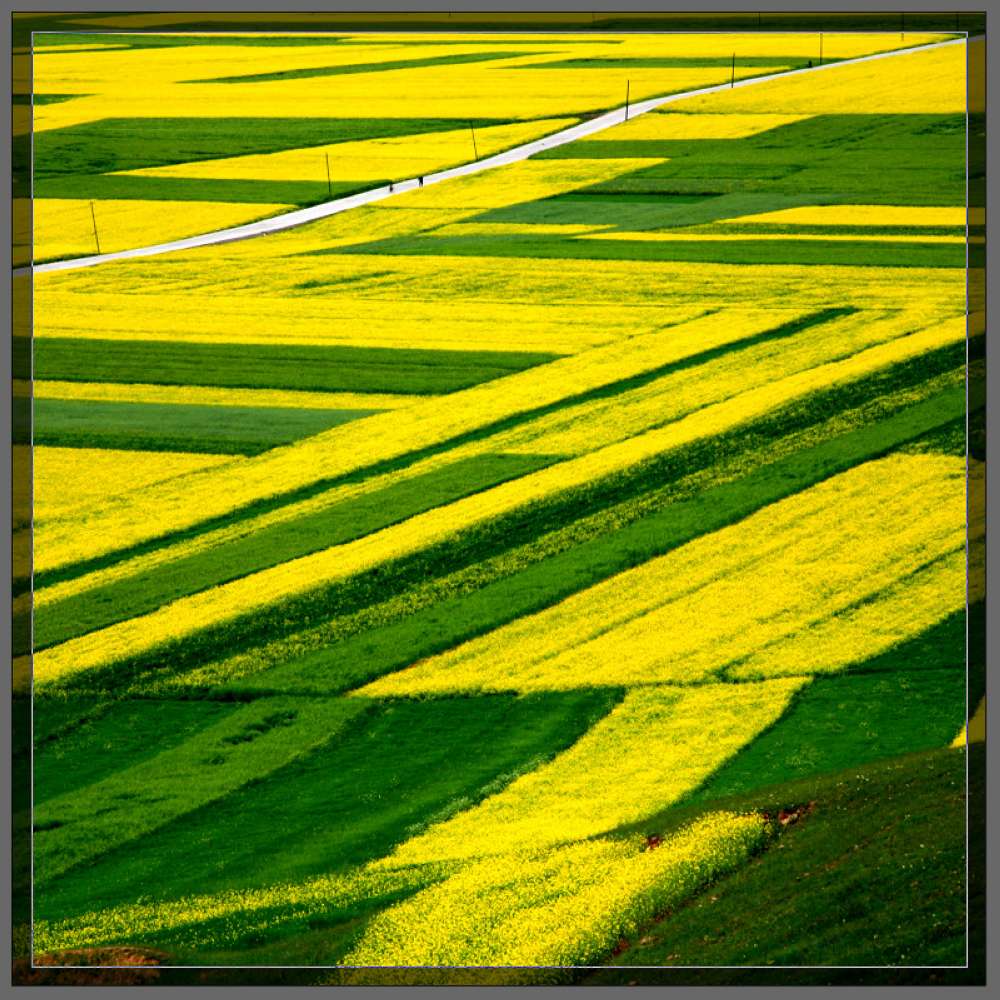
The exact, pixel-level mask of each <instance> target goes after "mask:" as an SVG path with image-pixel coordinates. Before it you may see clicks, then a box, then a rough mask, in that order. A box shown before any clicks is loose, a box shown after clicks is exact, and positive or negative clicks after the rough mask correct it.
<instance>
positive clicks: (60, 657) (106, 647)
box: [35, 320, 965, 685]
mask: <svg viewBox="0 0 1000 1000" xmlns="http://www.w3.org/2000/svg"><path fill="white" fill-rule="evenodd" d="M964 336H965V329H964V322H962V321H961V320H958V321H949V322H946V323H942V324H939V325H937V326H935V327H932V328H930V329H928V330H924V331H921V332H919V333H915V334H911V335H910V336H907V337H903V338H900V339H899V340H897V341H893V342H892V343H890V344H886V345H880V346H878V347H874V348H870V349H869V350H867V351H862V352H861V353H859V354H857V355H854V356H853V357H851V358H848V359H846V360H843V361H838V362H835V363H832V364H828V365H820V366H818V367H816V368H814V369H810V370H809V371H806V372H801V373H798V374H796V375H793V376H790V377H788V378H785V379H781V380H780V381H778V382H776V383H774V384H773V385H768V386H763V387H761V388H760V389H752V390H749V391H748V392H745V393H742V394H740V395H739V396H736V397H734V398H733V399H730V400H727V401H726V402H724V403H720V404H718V405H715V406H710V407H706V408H705V409H703V410H699V411H697V412H695V413H693V414H690V415H689V416H687V417H685V418H684V419H683V420H679V421H677V422H676V423H673V424H670V425H668V426H667V427H664V428H660V429H658V430H653V431H650V432H648V433H646V434H643V435H640V436H638V437H635V438H631V439H629V440H627V441H624V442H622V443H620V444H615V445H612V446H609V447H607V448H603V449H600V450H599V451H596V452H593V453H592V454H589V455H584V456H581V457H580V458H576V459H573V460H571V461H568V462H563V463H561V464H559V465H555V466H550V467H549V468H547V469H543V470H541V471H540V472H536V473H533V474H532V475H529V476H524V477H522V478H521V479H518V480H515V481H513V482H510V483H506V484H503V485H501V486H498V487H495V488H493V489H490V490H486V491H484V492H483V493H480V494H477V495H475V496H472V497H468V498H466V499H464V500H460V501H457V502H456V503H453V504H449V505H447V506H444V507H439V508H436V509H434V510H432V511H428V512H426V513H425V514H420V515H418V516H416V517H413V518H411V519H410V520H408V521H406V522H404V523H402V524H399V525H395V526H393V527H390V528H387V529H385V530H383V531H380V532H377V533H375V534H372V535H368V536H366V537H364V538H361V539H358V540H357V541H355V542H350V543H348V544H346V545H338V546H333V547H332V548H330V549H325V550H323V551H320V552H317V553H314V554H313V555H309V556H304V557H302V558H300V559H295V560H292V561H290V562H287V563H283V564H282V565H280V566H276V567H273V568H272V569H268V570H263V571H261V572H259V573H254V574H252V575H250V576H247V577H243V578H241V579H239V580H236V581H234V582H233V583H230V584H225V585H223V586H220V587H216V588H213V589H212V590H209V591H205V592H203V593H200V594H196V595H194V596H192V597H186V598H182V599H180V600H177V601H175V602H173V603H172V604H168V605H165V606H164V607H162V608H160V609H159V610H157V611H155V612H152V613H150V614H148V615H143V616H141V617H138V618H134V619H132V620H130V621H127V622H123V623H121V624H118V625H114V626H111V627H109V628H107V629H103V630H101V631H98V632H93V633H91V634H89V635H86V636H82V637H81V638H79V639H73V640H70V641H69V642H66V643H63V644H62V645H60V646H55V647H53V648H51V649H48V650H45V651H43V652H41V653H40V654H39V655H38V656H37V657H36V658H35V681H36V683H38V684H43V685H44V684H47V683H50V682H52V681H57V680H59V679H60V678H62V677H66V676H69V675H70V674H73V673H76V672H79V671H81V670H87V669H91V668H94V667H99V666H104V665H110V664H112V663H115V662H118V661H121V660H125V659H127V658H129V657H130V656H134V655H136V654H140V653H144V652H148V651H150V650H153V649H156V648H158V647H161V646H163V645H165V644H167V643H170V642H171V641H174V640H177V639H180V638H183V637H185V636H187V635H191V634H193V633H195V632H197V631H200V630H202V629H205V628H209V627H211V626H213V625H216V624H220V623H222V622H225V621H230V620H233V619H235V618H239V617H242V616H246V615H252V614H254V613H255V612H256V611H258V610H259V609H261V608H264V607H267V606H269V605H272V604H276V603H280V602H282V601H285V600H288V599H290V598H293V597H296V596H298V595H301V594H304V593H307V592H309V591H310V590H315V589H316V588H319V587H322V586H325V585H327V584H329V583H331V582H333V581H336V580H343V579H346V578H348V577H350V576H352V575H354V574H356V573H359V572H363V571H364V570H366V569H369V568H371V567H373V566H377V565H379V564H381V563H384V562H386V561H388V560H393V559H397V558H399V557H401V556H404V555H407V554H411V553H413V552H416V551H419V550H421V549H425V548H427V547H428V546H430V545H433V544H435V543H436V542H439V541H441V540H444V539H447V538H450V537H453V536H455V535H456V534H457V533H459V532H460V531H462V530H463V529H466V528H470V527H472V526H474V525H476V524H479V523H482V522H484V521H488V520H490V519H493V518H496V517H499V516H501V515H503V514H507V513H510V512H512V511H515V510H518V509H523V508H525V507H527V506H529V505H530V504H532V503H535V502H538V501H543V500H545V499H546V498H549V497H551V496H554V495H556V494H560V493H564V492H566V491H571V490H573V489H577V488H580V487H584V486H587V485H588V484H592V483H593V482H595V481H598V480H601V479H604V478H605V477H609V476H614V475H616V474H619V473H621V472H623V471H625V470H627V469H630V468H635V467H636V466H638V465H640V464H642V463H643V462H645V461H647V460H649V459H651V458H654V457H656V456H657V455H660V454H662V453H664V452H667V451H670V450H672V449H675V448H680V447H682V446H684V445H686V444H689V443H691V442H693V441H696V440H700V439H704V438H709V437H712V436H714V435H717V434H719V433H721V432H722V431H725V430H729V429H732V428H733V427H736V426H739V425H741V424H743V423H746V422H747V421H750V420H753V419H754V418H755V417H758V416H760V415H762V414H765V413H767V412H769V411H770V410H773V409H774V408H775V407H778V406H780V405H782V404H784V403H787V402H789V401H791V400H793V399H797V398H801V397H803V396H806V395H808V394H810V393H811V392H814V391H816V390H817V389H820V388H823V387H827V386H830V385H831V384H834V383H837V382H840V381H850V380H852V379H856V378H859V377H861V376H863V375H865V374H867V373H869V372H872V371H876V370H878V369H880V368H885V367H887V366H889V365H892V364H893V363H895V362H897V361H900V360H903V359H904V358H910V357H916V356H919V355H920V354H922V353H924V352H925V351H928V350H932V349H933V348H935V347H939V346H942V345H943V344H947V343H952V342H954V341H956V340H961V339H964Z"/></svg>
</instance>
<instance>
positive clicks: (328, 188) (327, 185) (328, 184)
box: [326, 153, 333, 198]
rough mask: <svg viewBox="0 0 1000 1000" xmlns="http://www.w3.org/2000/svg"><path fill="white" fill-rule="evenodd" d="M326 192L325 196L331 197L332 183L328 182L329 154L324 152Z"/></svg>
mask: <svg viewBox="0 0 1000 1000" xmlns="http://www.w3.org/2000/svg"><path fill="white" fill-rule="evenodd" d="M326 193H327V196H328V197H330V198H332V197H333V185H332V184H331V183H330V154H329V153H327V154H326Z"/></svg>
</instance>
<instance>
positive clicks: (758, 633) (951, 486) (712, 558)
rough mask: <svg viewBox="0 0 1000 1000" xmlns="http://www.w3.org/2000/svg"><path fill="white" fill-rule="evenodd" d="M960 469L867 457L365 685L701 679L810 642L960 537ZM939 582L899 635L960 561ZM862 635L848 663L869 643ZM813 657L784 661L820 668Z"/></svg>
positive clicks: (946, 461) (944, 605) (418, 687)
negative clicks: (763, 652)
mask: <svg viewBox="0 0 1000 1000" xmlns="http://www.w3.org/2000/svg"><path fill="white" fill-rule="evenodd" d="M963 471H964V470H963V467H962V463H961V461H960V460H958V459H953V458H947V457H931V456H899V457H896V458H888V459H883V460H881V461H878V462H870V463H867V464H865V465H862V466H859V467H857V468H855V469H852V470H850V471H848V472H845V473H842V474H841V475H839V476H836V477H834V478H833V479H830V480H828V481H826V482H824V483H821V484H820V485H818V486H815V487H812V488H811V489H809V490H807V491H806V492H804V493H801V494H797V495H795V496H793V497H790V498H789V499H787V500H783V501H780V502H779V503H776V504H773V505H772V506H770V507H766V508H764V510H762V511H760V512H759V513H757V514H754V515H752V516H751V517H749V518H747V519H746V520H744V521H742V522H739V523H738V524H735V525H732V526H730V527H728V528H723V529H722V530H721V531H718V532H715V533H713V534H711V535H707V536H704V537H702V538H699V539H696V540H695V541H693V542H690V543H688V544H687V545H685V546H683V547H682V548H680V549H678V550H675V551H674V552H671V553H668V554H667V555H665V556H661V557H659V558H658V559H654V560H652V561H651V562H649V563H646V564H644V565H642V566H640V567H637V568H636V569H633V570H629V571H628V572H626V573H623V574H620V575H619V576H616V577H612V578H611V579H609V580H606V581H604V582H603V583H600V584H597V585H596V586H594V587H591V588H590V589H589V590H584V591H581V592H579V593H577V594H575V595H574V596H573V597H570V598H567V599H566V600H565V601H563V602H561V603H560V604H557V605H555V606H554V607H552V608H549V609H547V610H546V611H542V612H539V613H538V614H536V615H532V616H527V617H524V618H521V619H518V620H517V621H515V622H513V623H512V624H510V625H508V626H505V627H503V628H501V629H497V630H495V631H494V632H491V633H487V634H486V635H484V636H481V637H480V638H478V639H473V640H471V641H469V642H467V643H465V644H463V645H460V646H458V647H456V648H454V649H452V650H449V651H448V652H446V653H442V654H441V655H439V656H437V657H432V658H431V659H429V660H426V661H423V662H421V663H419V664H417V665H416V666H413V667H410V668H409V669H407V670H403V671H400V672H399V673H396V674H391V675H389V676H387V677H384V678H382V679H380V680H377V681H375V682H373V683H372V684H369V685H368V686H366V687H365V688H362V689H361V693H362V694H364V695H367V696H381V697H384V696H386V695H400V694H417V693H425V692H448V691H452V692H454V691H478V690H487V691H490V690H492V691H503V690H516V691H526V690H537V689H552V688H574V687H581V686H586V685H591V684H606V685H618V684H622V685H626V684H627V685H635V684H649V683H657V682H669V681H687V680H699V679H703V678H705V677H706V676H709V675H711V674H712V673H713V672H715V671H718V670H720V669H722V668H723V667H726V666H727V665H729V664H731V663H733V662H738V661H740V660H741V659H742V658H743V657H745V656H748V655H750V654H751V653H753V652H756V651H757V650H759V649H761V648H762V647H766V646H767V645H768V644H769V643H771V642H774V641H776V640H780V639H784V638H786V637H787V638H788V640H789V642H790V643H791V644H793V645H794V644H795V643H796V642H797V641H798V642H801V643H802V644H803V646H804V648H805V650H808V649H811V648H812V644H811V642H810V639H809V636H810V632H809V628H810V626H811V625H812V624H813V623H817V622H819V621H821V620H822V619H823V618H824V617H827V616H831V617H832V616H835V615H836V614H837V613H838V612H840V611H843V610H847V609H848V608H850V606H851V605H852V604H853V603H855V602H857V601H862V600H865V599H866V598H871V597H873V596H874V595H876V594H878V593H879V592H880V591H881V590H882V589H883V588H885V587H889V586H892V585H893V584H895V583H897V582H899V581H900V580H902V579H904V578H905V577H906V576H907V575H908V574H909V573H912V572H913V571H915V570H916V569H918V568H919V567H920V565H921V564H922V563H923V562H925V561H927V560H929V559H933V558H935V557H936V556H944V555H947V554H949V553H951V552H954V551H956V550H961V549H962V548H963V546H964V540H965V517H964V484H963V478H964V477H963ZM918 498H920V499H919V503H918ZM932 498H933V499H932ZM925 503H926V506H925ZM915 504H917V506H916V509H915ZM933 582H934V585H933V586H932V587H931V588H930V589H929V592H927V593H925V594H924V595H923V597H924V599H923V600H922V601H919V602H916V603H918V605H919V606H920V612H919V615H918V616H917V620H916V621H914V619H913V617H911V618H910V619H909V620H908V621H907V622H906V623H905V624H906V625H908V626H909V630H904V634H905V635H909V634H915V633H916V632H919V631H920V630H921V629H922V628H926V627H927V625H928V624H933V622H934V621H938V620H940V618H942V617H944V616H945V615H946V614H948V613H950V612H951V611H952V610H954V609H955V608H956V607H961V605H962V603H963V602H964V598H965V594H964V588H962V587H960V586H956V580H955V578H954V574H953V573H951V574H945V575H944V576H943V577H940V578H939V577H935V578H934V581H933ZM748 594H753V595H754V596H753V600H747V595H748ZM914 596H916V595H914ZM872 614H874V612H872ZM921 619H923V620H921ZM927 619H930V621H927ZM869 620H870V619H869ZM855 634H856V638H857V641H856V643H855V645H854V647H853V651H854V656H852V657H850V658H849V659H848V662H850V659H853V658H855V657H856V658H858V659H860V658H863V657H862V655H861V654H862V653H864V652H865V650H866V641H867V638H868V633H866V632H865V631H864V630H863V629H861V628H859V629H857V630H856V633H855ZM808 655H809V654H808V652H805V651H803V652H802V653H801V654H800V656H799V658H798V660H795V661H792V662H793V663H796V665H797V666H798V669H797V670H796V669H795V668H794V667H792V668H790V669H789V670H788V671H787V672H795V673H810V672H812V668H810V667H809V664H808V662H802V656H805V657H808ZM765 662H766V659H765ZM843 662H844V661H843V660H840V661H839V664H838V665H843ZM751 675H752V674H751Z"/></svg>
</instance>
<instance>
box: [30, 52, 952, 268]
mask: <svg viewBox="0 0 1000 1000" xmlns="http://www.w3.org/2000/svg"><path fill="white" fill-rule="evenodd" d="M965 44H966V39H965V38H956V39H951V40H949V41H946V42H932V43H931V44H929V45H918V46H915V47H913V48H909V49H895V50H893V51H891V52H877V53H875V54H873V55H868V56H858V57H857V58H855V59H841V60H840V61H839V62H831V63H824V64H823V65H822V66H811V67H805V68H804V69H792V70H784V71H782V72H780V73H769V74H768V75H766V76H755V77H750V78H749V79H745V80H737V81H736V82H735V83H734V84H729V83H719V84H714V85H713V86H711V87H700V88H699V89H697V90H686V91H684V92H683V93H679V94H669V95H667V96H666V97H650V98H647V99H646V100H644V101H636V102H635V103H634V104H629V106H628V109H627V113H628V120H629V121H631V120H632V119H633V118H636V117H638V116H639V115H642V114H645V113H646V112H647V111H652V110H653V108H658V107H661V106H662V105H664V104H671V103H673V102H674V101H682V100H684V99H685V98H688V97H698V96H699V95H702V94H715V93H719V92H720V91H723V90H731V89H735V88H736V87H750V86H753V85H754V84H757V83H766V82H768V81H769V80H777V79H788V78H789V77H792V76H798V75H800V74H802V73H819V72H822V71H823V70H828V69H835V68H837V67H838V66H846V65H850V64H853V63H863V62H871V61H873V60H875V59H887V58H890V57H892V56H901V55H910V54H911V53H914V52H926V51H927V50H928V49H937V48H942V47H944V46H946V45H965ZM625 115H626V109H625V108H624V107H621V108H616V109H615V110H613V111H608V112H605V113H604V114H602V115H599V116H598V117H596V118H592V119H591V120H590V121H586V122H581V123H580V124H579V125H573V126H571V127H570V128H567V129H563V130H562V131H560V132H554V133H553V134H552V135H548V136H545V137H544V138H542V139H535V140H533V141H532V142H528V143H525V144H524V145H523V146H516V147H514V148H513V149H508V150H507V151H506V152H504V153H496V154H495V155H493V156H489V157H486V158H485V159H482V160H477V161H476V162H474V163H466V164H463V165H462V166H460V167H452V168H450V169H448V170H439V171H438V172H437V173H433V174H427V175H425V176H424V178H423V186H424V187H428V186H429V185H431V184H440V183H441V181H448V180H451V179H452V178H453V177H468V176H470V175H472V174H478V173H481V172H482V171H484V170H492V169H493V168H494V167H504V166H507V165H508V164H510V163H517V162H518V161H520V160H526V159H528V157H530V156H534V155H535V153H540V152H542V151H543V150H546V149H554V148H555V147H556V146H563V145H565V144H566V143H568V142H574V141H575V140H577V139H582V138H583V137H584V136H586V135H593V134H594V133H595V132H602V131H604V129H608V128H611V127H612V126H614V125H620V124H621V123H622V122H624V121H625V120H626V118H625ZM420 186H421V183H420V180H419V179H418V178H416V177H412V178H410V179H409V180H404V181H399V182H398V183H394V184H393V186H392V190H391V191H390V189H389V187H388V186H387V185H385V186H383V187H378V188H372V189H371V190H370V191H361V192H359V193H358V194H352V195H348V196H347V197H344V198H336V199H335V200H333V201H326V202H323V203H322V204H320V205H312V206H310V207H309V208H300V209H297V210H295V211H294V212H286V213H285V214H283V215H275V216H272V217H271V218H269V219H261V220H260V221H259V222H249V223H247V224H246V225H242V226H232V227H231V228H229V229H217V230H215V231H214V232H211V233H202V234H201V235H199V236H188V237H187V238H185V239H182V240H171V241H170V242H169V243H156V244H154V245H152V246H147V247H136V248H135V249H133V250H119V251H117V252H116V253H104V254H94V255H93V256H91V257H76V258H74V259H73V260H60V261H53V262H52V263H50V264H35V265H33V266H32V267H31V268H27V267H21V268H16V269H15V271H14V273H15V274H25V273H27V272H28V271H29V270H31V271H32V272H33V273H35V274H42V273H44V272H48V271H71V270H75V269H76V268H81V267H93V266H95V265H96V264H105V263H109V262H110V261H115V260H132V259H135V258H137V257H152V256H154V255H156V254H161V253H172V252H173V251H175V250H193V249H194V248H195V247H204V246H213V245H215V244H218V243H230V242H233V241H234V240H246V239H251V238H252V237H254V236H266V235H267V234H268V233H280V232H282V231H284V230H286V229H292V228H294V227H295V226H302V225H305V224H306V223H307V222H315V221H316V220H318V219H327V218H329V217H330V216H331V215H338V214H339V213H341V212H347V211H349V210H350V209H352V208H358V207H359V206H361V205H370V204H372V203H373V202H376V201H382V200H384V199H385V198H391V197H393V195H396V194H402V193H403V192H405V191H412V190H413V189H414V188H418V187H420Z"/></svg>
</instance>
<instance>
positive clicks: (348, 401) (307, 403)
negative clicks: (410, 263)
mask: <svg viewBox="0 0 1000 1000" xmlns="http://www.w3.org/2000/svg"><path fill="white" fill-rule="evenodd" d="M31 394H32V395H33V396H34V397H35V399H73V400H91V401H94V402H106V403H188V404H191V403H194V404H201V405H204V406H242V407H252V408H257V407H282V408H287V409H292V410H296V409H306V410H310V409H312V410H370V411H373V410H399V409H403V408H404V407H407V406H412V405H413V404H414V403H416V402H419V401H420V400H424V399H426V398H427V397H426V396H423V395H421V396H407V395H401V394H399V393H384V392H381V393H380V392H309V391H305V390H296V389H222V388H218V387H217V386H210V385H176V386H175V385H152V384H148V383H142V382H59V381H43V380H39V381H36V382H34V383H32V385H31Z"/></svg>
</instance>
